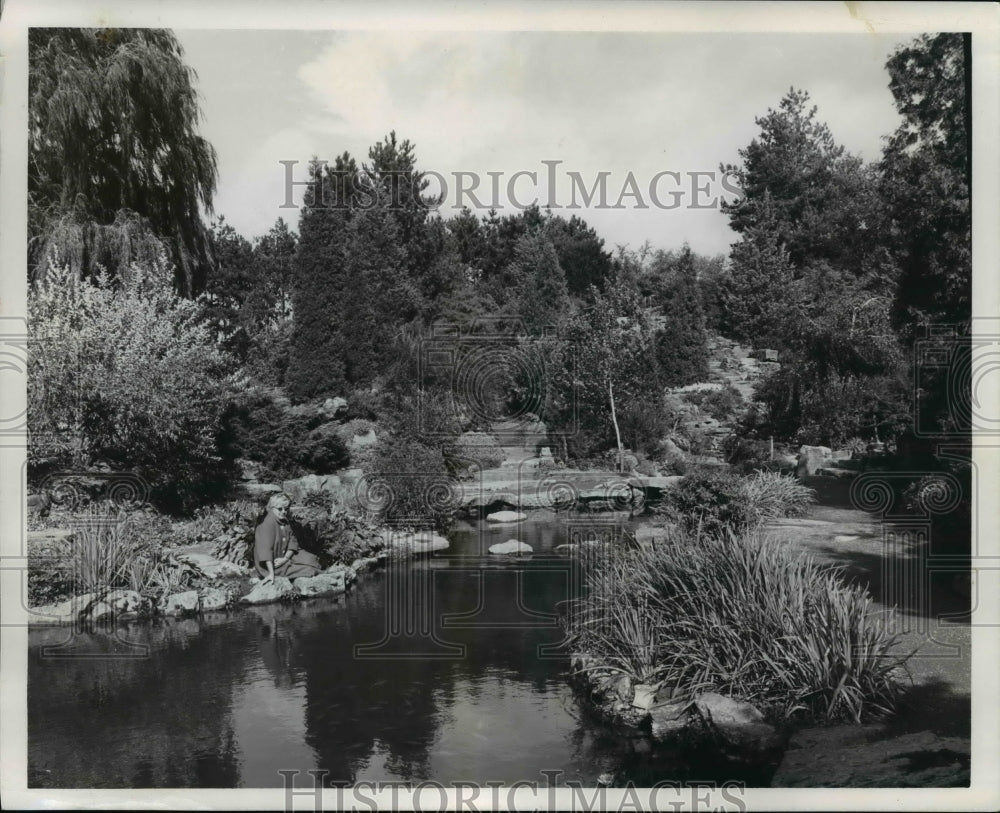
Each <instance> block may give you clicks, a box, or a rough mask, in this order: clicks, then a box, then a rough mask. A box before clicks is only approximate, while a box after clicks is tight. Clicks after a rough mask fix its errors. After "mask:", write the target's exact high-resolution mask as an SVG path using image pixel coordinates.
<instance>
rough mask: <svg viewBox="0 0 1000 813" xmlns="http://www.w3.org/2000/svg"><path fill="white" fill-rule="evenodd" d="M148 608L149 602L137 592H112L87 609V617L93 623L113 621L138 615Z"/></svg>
mask: <svg viewBox="0 0 1000 813" xmlns="http://www.w3.org/2000/svg"><path fill="white" fill-rule="evenodd" d="M148 606H149V602H148V601H147V600H146V599H144V598H143V597H142V596H140V595H139V594H138V593H137V592H135V590H111V591H110V592H108V593H107V594H106V595H104V596H102V597H101V599H100V600H99V601H96V602H94V603H93V604H92V605H91V606H90V607H89V608H88V609H87V611H86V615H87V617H89V618H90V619H91V620H92V621H113V620H115V619H117V618H125V617H128V616H135V615H138V614H139V613H140V612H141V611H143V610H145V609H147V608H148Z"/></svg>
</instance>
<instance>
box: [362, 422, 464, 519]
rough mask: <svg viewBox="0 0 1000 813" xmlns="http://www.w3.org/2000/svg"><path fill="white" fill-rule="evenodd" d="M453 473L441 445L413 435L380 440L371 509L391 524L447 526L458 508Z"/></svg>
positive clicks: (369, 507)
mask: <svg viewBox="0 0 1000 813" xmlns="http://www.w3.org/2000/svg"><path fill="white" fill-rule="evenodd" d="M451 483H452V476H451V473H450V472H449V470H448V467H447V466H446V464H445V457H444V455H443V454H442V451H441V449H440V448H438V447H435V446H432V445H429V444H428V443H426V442H423V441H422V440H421V439H419V438H418V437H416V436H414V435H412V434H405V435H396V436H390V437H386V438H383V439H382V440H380V441H379V444H378V446H377V451H376V455H375V460H374V462H373V464H372V486H371V489H370V494H369V495H368V497H369V499H368V505H367V508H368V510H369V511H370V512H371V514H372V515H373V516H378V518H379V519H380V520H381V521H383V522H388V523H391V524H400V523H402V524H405V525H407V526H411V527H416V528H428V527H433V528H438V529H441V528H445V527H447V526H448V525H449V524H450V522H451V520H452V517H453V515H454V513H455V511H456V509H457V507H458V506H457V504H456V503H455V501H454V500H453V499H452V495H451V493H450V484H451Z"/></svg>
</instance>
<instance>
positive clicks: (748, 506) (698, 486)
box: [658, 469, 813, 534]
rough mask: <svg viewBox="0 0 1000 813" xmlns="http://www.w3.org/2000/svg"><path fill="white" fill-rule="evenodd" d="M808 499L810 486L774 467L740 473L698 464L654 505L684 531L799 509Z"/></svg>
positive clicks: (753, 521)
mask: <svg viewBox="0 0 1000 813" xmlns="http://www.w3.org/2000/svg"><path fill="white" fill-rule="evenodd" d="M812 501H813V490H812V489H810V488H807V487H805V486H803V485H802V484H801V483H799V482H798V480H796V479H795V478H794V477H790V476H786V475H783V474H780V473H778V472H766V471H757V472H755V473H754V474H752V475H751V476H749V477H740V476H738V475H736V474H733V473H732V472H731V471H728V470H723V471H719V470H716V469H700V470H698V471H696V472H694V473H691V474H687V475H685V476H684V478H683V479H682V480H681V481H680V482H679V483H678V484H677V486H676V487H675V488H673V489H671V490H670V491H669V492H667V495H666V500H665V503H664V507H663V508H661V509H658V510H661V511H665V512H666V513H668V514H669V515H670V516H671V518H672V519H673V520H674V521H676V522H678V523H679V524H680V525H682V526H683V527H685V528H687V529H688V530H689V531H695V530H698V529H701V531H702V532H704V533H706V534H715V533H718V532H720V531H724V530H726V529H733V530H737V531H739V530H743V529H747V528H753V527H755V526H757V525H760V524H762V523H765V522H768V521H769V520H773V519H777V518H779V517H784V516H794V515H797V514H801V513H802V512H803V511H804V510H805V509H806V507H808V505H809V504H810V503H811V502H812Z"/></svg>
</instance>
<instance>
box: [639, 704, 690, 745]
mask: <svg viewBox="0 0 1000 813" xmlns="http://www.w3.org/2000/svg"><path fill="white" fill-rule="evenodd" d="M689 706H690V703H686V702H683V701H679V702H668V703H660V704H658V705H655V706H653V707H652V708H651V709H650V710H649V723H650V731H651V733H652V735H653V738H654V739H657V740H666V739H669V738H670V737H675V736H677V735H678V734H680V733H681V732H682V731H683V730H684V729H685V728H687V725H688V707H689Z"/></svg>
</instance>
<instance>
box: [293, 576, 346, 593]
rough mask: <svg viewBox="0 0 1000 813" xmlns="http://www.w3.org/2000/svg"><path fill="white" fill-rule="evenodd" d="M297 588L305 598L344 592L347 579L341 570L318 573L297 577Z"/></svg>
mask: <svg viewBox="0 0 1000 813" xmlns="http://www.w3.org/2000/svg"><path fill="white" fill-rule="evenodd" d="M295 589H296V590H297V591H298V592H299V594H300V595H302V596H304V597H305V598H311V597H313V596H323V595H330V594H333V593H343V592H344V591H345V590H346V589H347V580H346V579H345V578H344V574H343V572H341V571H337V572H334V573H329V572H327V573H317V574H316V575H315V576H303V577H302V578H299V579H296V580H295Z"/></svg>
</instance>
